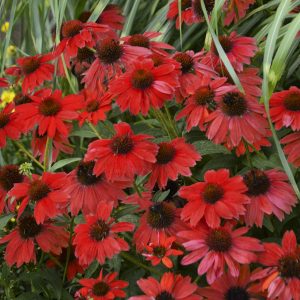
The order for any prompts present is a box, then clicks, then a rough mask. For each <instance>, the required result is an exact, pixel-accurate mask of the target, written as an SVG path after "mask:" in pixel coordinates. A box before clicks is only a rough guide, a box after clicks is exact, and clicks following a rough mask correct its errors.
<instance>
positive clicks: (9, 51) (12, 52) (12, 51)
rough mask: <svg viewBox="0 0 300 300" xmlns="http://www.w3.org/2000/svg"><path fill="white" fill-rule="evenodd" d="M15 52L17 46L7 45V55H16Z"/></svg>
mask: <svg viewBox="0 0 300 300" xmlns="http://www.w3.org/2000/svg"><path fill="white" fill-rule="evenodd" d="M15 54H16V47H15V46H13V45H9V46H8V47H7V50H6V55H7V56H13V55H15Z"/></svg>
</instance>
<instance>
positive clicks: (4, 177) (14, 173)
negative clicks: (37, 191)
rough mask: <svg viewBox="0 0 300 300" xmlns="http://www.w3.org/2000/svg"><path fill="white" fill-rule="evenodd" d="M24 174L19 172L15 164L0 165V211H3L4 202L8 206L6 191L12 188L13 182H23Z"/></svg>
mask: <svg viewBox="0 0 300 300" xmlns="http://www.w3.org/2000/svg"><path fill="white" fill-rule="evenodd" d="M23 180H24V176H23V175H22V174H20V172H19V167H18V166H17V165H6V166H1V167H0V213H2V212H3V210H4V208H5V206H6V204H7V205H8V206H9V204H10V203H9V202H10V200H11V199H10V198H8V199H6V198H7V193H8V192H9V191H10V190H11V189H12V188H13V186H14V184H15V183H20V182H23Z"/></svg>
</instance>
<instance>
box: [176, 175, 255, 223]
mask: <svg viewBox="0 0 300 300" xmlns="http://www.w3.org/2000/svg"><path fill="white" fill-rule="evenodd" d="M246 191H247V187H246V185H245V184H244V183H243V178H242V176H234V177H230V174H229V170H227V169H220V170H209V171H207V172H206V173H205V174H204V182H198V183H195V184H192V185H190V186H183V187H182V188H181V189H180V190H179V196H180V197H182V198H184V199H187V200H188V203H187V204H186V205H185V206H184V207H183V209H182V213H181V218H182V220H184V221H189V222H190V224H191V226H196V225H197V224H199V222H200V221H201V220H202V219H205V221H206V223H207V225H208V226H209V227H212V228H216V227H219V226H220V224H221V219H234V218H236V219H237V218H238V217H239V216H240V215H244V214H245V204H247V203H249V198H248V197H247V196H246V195H245V194H244V193H245V192H246Z"/></svg>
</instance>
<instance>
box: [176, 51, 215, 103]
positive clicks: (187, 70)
mask: <svg viewBox="0 0 300 300" xmlns="http://www.w3.org/2000/svg"><path fill="white" fill-rule="evenodd" d="M172 58H173V59H174V60H175V61H176V62H177V63H179V64H180V66H181V74H180V76H179V77H178V79H179V83H180V87H179V88H178V89H177V91H176V100H177V101H178V102H180V101H182V99H184V98H186V97H188V96H189V90H191V89H193V88H195V87H196V86H197V85H199V84H200V79H201V78H202V77H203V76H208V77H213V76H215V75H216V73H215V71H213V70H212V69H211V68H210V67H209V66H207V65H205V64H203V63H201V62H200V60H201V58H203V52H198V53H194V51H190V50H189V51H185V52H176V53H175V54H174V55H173V57H172Z"/></svg>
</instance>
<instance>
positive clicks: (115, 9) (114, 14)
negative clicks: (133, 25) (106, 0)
mask: <svg viewBox="0 0 300 300" xmlns="http://www.w3.org/2000/svg"><path fill="white" fill-rule="evenodd" d="M91 14H92V13H91V12H90V11H84V12H82V13H81V15H80V16H79V20H80V21H82V22H87V20H88V19H89V17H90V16H91ZM124 22H125V17H124V16H122V10H121V8H120V7H119V6H118V5H116V4H109V5H107V6H106V7H105V8H104V10H103V12H102V13H101V14H100V16H99V17H98V19H97V21H96V23H98V24H103V25H107V26H109V27H110V28H112V29H114V30H122V29H123V25H124Z"/></svg>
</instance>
